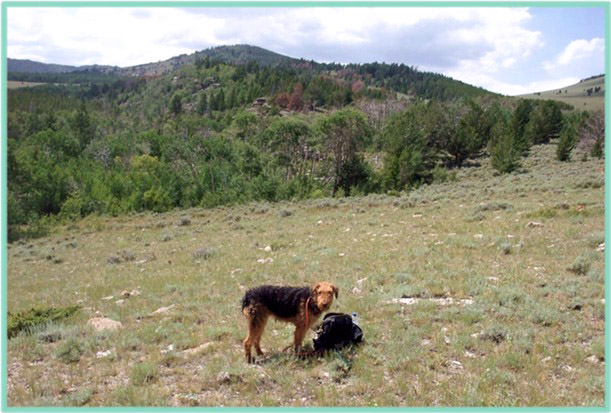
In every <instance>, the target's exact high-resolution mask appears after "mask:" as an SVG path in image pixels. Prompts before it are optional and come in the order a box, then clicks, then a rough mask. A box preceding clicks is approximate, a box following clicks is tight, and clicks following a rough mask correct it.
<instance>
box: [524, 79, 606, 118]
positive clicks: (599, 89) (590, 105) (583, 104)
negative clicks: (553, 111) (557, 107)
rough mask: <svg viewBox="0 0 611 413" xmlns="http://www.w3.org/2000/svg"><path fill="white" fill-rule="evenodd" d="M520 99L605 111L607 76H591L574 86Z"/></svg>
mask: <svg viewBox="0 0 611 413" xmlns="http://www.w3.org/2000/svg"><path fill="white" fill-rule="evenodd" d="M519 97H523V98H528V99H551V100H557V101H559V102H564V103H568V104H569V105H572V106H573V107H575V109H582V110H599V109H603V108H604V106H605V75H597V76H591V77H589V78H587V79H583V80H581V81H579V83H576V84H574V85H570V86H566V87H561V88H558V89H554V90H548V91H545V92H536V93H529V94H526V95H520V96H519Z"/></svg>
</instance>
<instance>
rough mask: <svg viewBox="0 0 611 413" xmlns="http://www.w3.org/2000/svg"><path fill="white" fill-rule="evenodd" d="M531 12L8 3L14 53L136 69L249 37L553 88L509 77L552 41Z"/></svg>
mask: <svg viewBox="0 0 611 413" xmlns="http://www.w3.org/2000/svg"><path fill="white" fill-rule="evenodd" d="M531 18H532V15H531V12H530V11H529V9H528V8H523V7H520V8H518V7H508V8H497V7H488V8H486V7H480V8H464V7H456V8H445V7H429V8H411V7H396V8H394V7H393V8H384V7H378V8H360V7H359V8H357V7H353V8H326V7H321V8H290V7H289V8H286V7H285V8H187V9H179V8H165V7H143V8H91V7H88V8H78V7H75V8H25V7H20V8H10V9H9V12H8V30H7V40H8V42H7V45H8V56H9V57H12V58H30V59H33V60H38V61H43V62H49V63H60V64H72V65H84V64H92V63H98V64H109V65H117V66H131V65H137V64H142V63H148V62H155V61H159V60H165V59H168V58H170V57H172V56H176V55H179V54H182V53H192V52H194V51H196V50H202V49H205V48H208V47H212V46H218V45H222V44H238V43H243V44H253V45H256V46H261V47H264V48H267V49H269V50H272V51H275V52H278V53H282V54H286V55H289V56H292V57H297V58H300V57H304V58H306V59H313V60H317V61H322V62H330V61H336V62H341V63H349V62H354V63H364V62H373V61H380V62H381V61H385V62H388V63H390V62H396V63H405V64H408V65H412V66H417V67H419V68H420V69H421V70H430V71H435V72H440V73H444V74H447V75H449V76H452V77H455V78H457V79H460V80H462V81H464V82H467V83H471V84H474V85H478V86H482V87H485V88H488V89H490V90H493V91H496V92H500V93H504V94H520V93H529V92H532V91H533V90H539V89H540V88H541V87H547V85H545V84H543V83H535V82H531V83H530V84H526V85H524V86H521V85H520V83H526V82H527V80H526V79H515V80H507V79H512V76H514V78H516V77H517V75H512V74H511V73H512V72H516V71H517V69H518V68H522V67H524V65H525V64H530V65H533V61H535V60H536V56H537V52H538V51H540V50H541V49H542V48H543V47H544V45H545V44H544V41H543V34H542V33H541V32H540V31H538V30H536V29H533V28H529V27H528V23H529V22H530V21H531ZM603 43H604V42H603V41H602V39H599V38H595V39H592V40H590V41H586V40H578V41H575V42H572V43H571V44H569V45H568V46H567V48H566V49H565V50H564V52H562V53H561V54H559V55H558V56H557V58H556V59H555V61H554V62H553V63H548V67H549V68H550V69H551V65H552V64H553V65H556V66H558V65H560V64H561V63H562V62H567V63H566V64H565V66H570V65H571V63H570V62H574V61H577V60H579V59H581V60H584V59H585V58H586V56H587V54H588V53H590V55H596V54H597V53H599V49H600V48H602V47H603ZM603 60H604V59H603ZM536 65H538V66H539V67H540V66H541V62H537V63H536ZM533 69H536V67H535V66H533ZM549 77H550V76H548V78H549ZM554 77H555V78H559V79H560V80H558V81H557V82H556V81H551V82H554V83H553V85H552V84H550V87H549V88H551V89H553V88H555V87H557V86H558V87H559V86H565V85H566V83H564V84H562V82H565V81H566V79H568V78H571V76H570V74H568V73H564V72H563V73H556V74H555V76H554ZM498 79H504V81H499V80H498Z"/></svg>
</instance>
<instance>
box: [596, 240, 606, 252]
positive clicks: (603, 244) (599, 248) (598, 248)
mask: <svg viewBox="0 0 611 413" xmlns="http://www.w3.org/2000/svg"><path fill="white" fill-rule="evenodd" d="M596 252H605V243H604V242H603V243H602V244H600V245H599V246H598V247H597V248H596Z"/></svg>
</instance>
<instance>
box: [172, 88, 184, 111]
mask: <svg viewBox="0 0 611 413" xmlns="http://www.w3.org/2000/svg"><path fill="white" fill-rule="evenodd" d="M170 112H172V113H173V114H174V115H180V114H181V113H182V99H181V97H180V95H179V94H178V93H175V94H174V95H173V96H172V99H170Z"/></svg>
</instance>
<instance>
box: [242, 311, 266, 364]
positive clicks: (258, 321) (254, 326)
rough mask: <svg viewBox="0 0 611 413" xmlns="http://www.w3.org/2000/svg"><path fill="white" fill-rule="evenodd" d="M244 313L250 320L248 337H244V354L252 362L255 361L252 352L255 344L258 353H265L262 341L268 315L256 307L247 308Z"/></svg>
mask: <svg viewBox="0 0 611 413" xmlns="http://www.w3.org/2000/svg"><path fill="white" fill-rule="evenodd" d="M243 313H244V315H245V316H246V319H247V320H248V335H247V336H246V339H244V355H245V357H246V361H247V362H248V363H252V362H253V361H254V359H253V357H252V352H251V350H252V346H253V344H254V346H255V350H256V351H257V354H258V355H260V356H261V355H263V351H261V345H260V341H261V336H262V335H263V329H264V328H265V324H266V323H267V318H268V317H267V316H266V315H263V314H260V313H259V312H257V311H256V309H254V308H245V309H244V310H243Z"/></svg>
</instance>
